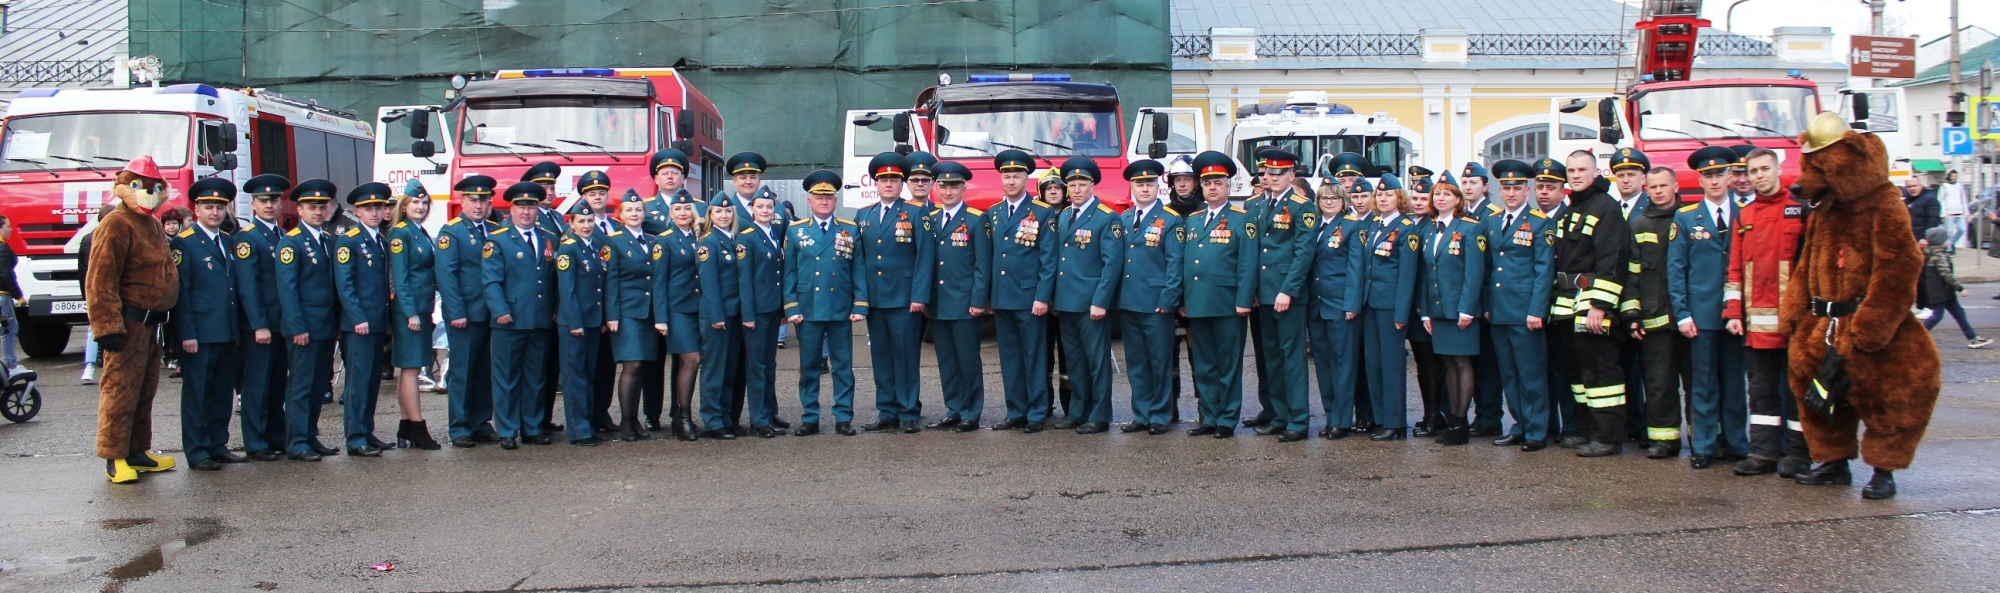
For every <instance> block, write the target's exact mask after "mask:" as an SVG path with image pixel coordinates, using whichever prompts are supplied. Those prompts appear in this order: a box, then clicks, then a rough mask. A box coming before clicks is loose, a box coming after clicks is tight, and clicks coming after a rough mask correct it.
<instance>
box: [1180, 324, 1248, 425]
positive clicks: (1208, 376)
mask: <svg viewBox="0 0 2000 593" xmlns="http://www.w3.org/2000/svg"><path fill="white" fill-rule="evenodd" d="M1244 321H1245V319H1244V318H1243V317H1242V316H1240V315H1231V316H1227V317H1195V318H1192V319H1189V320H1188V340H1189V342H1191V343H1192V344H1193V346H1194V353H1193V357H1192V358H1191V359H1190V360H1189V363H1190V364H1191V365H1192V366H1193V367H1194V393H1195V396H1196V397H1197V398H1200V400H1201V406H1200V408H1201V424H1202V426H1213V427H1216V428H1235V427H1236V422H1237V420H1240V419H1241V418H1242V412H1243V333H1244V331H1245V329H1246V326H1245V323H1244Z"/></svg>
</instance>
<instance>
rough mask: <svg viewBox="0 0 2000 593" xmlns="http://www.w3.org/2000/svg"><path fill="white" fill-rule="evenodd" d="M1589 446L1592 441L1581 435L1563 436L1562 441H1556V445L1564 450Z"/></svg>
mask: <svg viewBox="0 0 2000 593" xmlns="http://www.w3.org/2000/svg"><path fill="white" fill-rule="evenodd" d="M1588 444H1590V439H1589V438H1588V437H1585V436H1583V435H1580V434H1566V435H1563V436H1562V440H1560V441H1556V445H1557V446H1559V447H1562V448H1564V449H1575V448H1577V447H1581V446H1584V445H1588Z"/></svg>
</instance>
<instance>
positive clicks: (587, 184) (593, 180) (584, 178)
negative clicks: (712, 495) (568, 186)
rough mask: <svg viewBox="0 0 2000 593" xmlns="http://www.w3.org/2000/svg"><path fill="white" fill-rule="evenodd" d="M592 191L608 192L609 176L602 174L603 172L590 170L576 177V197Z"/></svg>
mask: <svg viewBox="0 0 2000 593" xmlns="http://www.w3.org/2000/svg"><path fill="white" fill-rule="evenodd" d="M593 189H601V190H605V191H610V190H611V176H610V175H606V174H604V172H603V171H600V170H597V169H591V170H589V171H584V172H583V174H582V175H578V176H577V177H576V193H577V194H578V195H581V194H583V193H584V192H587V191H590V190H593Z"/></svg>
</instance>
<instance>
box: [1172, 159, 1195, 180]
mask: <svg viewBox="0 0 2000 593" xmlns="http://www.w3.org/2000/svg"><path fill="white" fill-rule="evenodd" d="M1177 175H1190V176H1191V175H1194V159H1192V158H1189V157H1188V155H1180V156H1177V157H1174V162H1173V163H1171V164H1168V165H1167V178H1168V179H1172V178H1174V177H1175V176H1177Z"/></svg>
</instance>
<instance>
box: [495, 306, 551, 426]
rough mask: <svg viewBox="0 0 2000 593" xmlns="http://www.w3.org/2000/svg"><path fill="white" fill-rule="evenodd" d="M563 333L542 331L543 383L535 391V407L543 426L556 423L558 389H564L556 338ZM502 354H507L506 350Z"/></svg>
mask: <svg viewBox="0 0 2000 593" xmlns="http://www.w3.org/2000/svg"><path fill="white" fill-rule="evenodd" d="M562 333H563V332H561V331H558V330H553V329H550V330H542V345H543V346H542V382H541V387H539V388H537V389H536V391H535V395H536V397H535V400H534V401H535V407H536V409H538V410H540V411H541V422H540V424H541V425H543V426H547V425H549V424H553V423H554V416H551V415H550V414H553V413H554V412H555V409H556V389H557V388H559V387H562V353H560V352H557V351H556V348H555V345H556V338H557V337H558V336H561V335H562ZM502 352H505V351H504V350H503V351H502Z"/></svg>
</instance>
